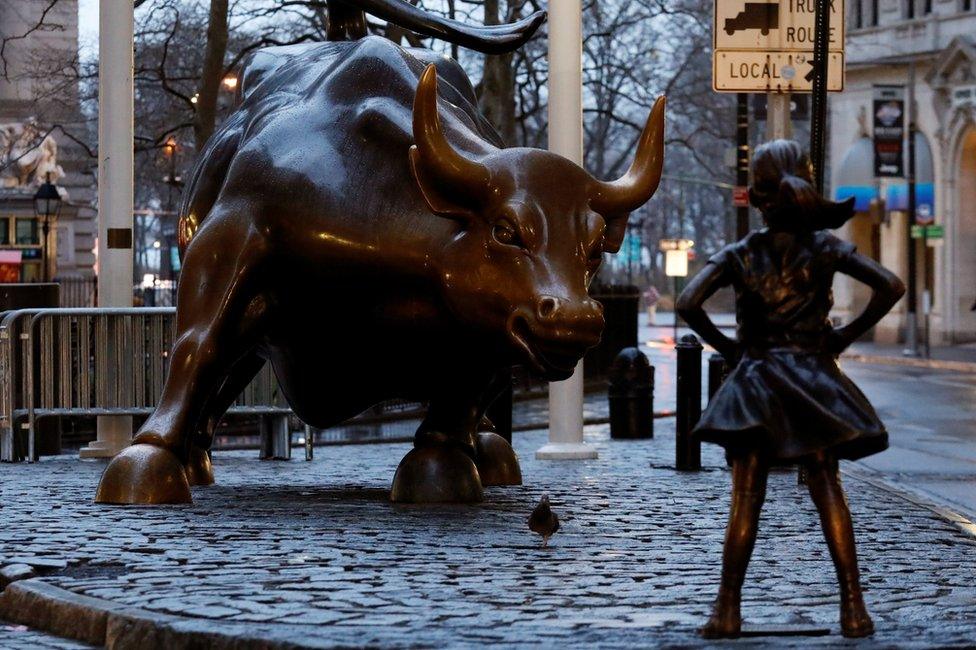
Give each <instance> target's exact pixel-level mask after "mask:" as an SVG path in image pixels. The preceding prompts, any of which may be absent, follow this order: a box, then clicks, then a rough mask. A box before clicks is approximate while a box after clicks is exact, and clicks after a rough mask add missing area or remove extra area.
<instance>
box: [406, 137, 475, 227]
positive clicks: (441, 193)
mask: <svg viewBox="0 0 976 650" xmlns="http://www.w3.org/2000/svg"><path fill="white" fill-rule="evenodd" d="M410 169H411V171H412V172H413V179H414V181H415V182H416V183H417V189H419V190H420V195H421V196H423V197H424V202H426V203H427V207H428V208H430V211H431V212H433V213H434V214H436V215H440V216H442V217H448V218H450V219H458V220H460V221H465V222H467V221H469V220H470V219H471V218H472V217H473V216H474V211H473V210H472V209H471V208H470V207H467V206H465V205H463V204H462V203H461V202H460V201H459V200H456V199H452V198H451V197H450V196H449V195H448V192H447V191H446V190H447V188H445V187H438V183H437V182H436V181H435V180H434V177H433V175H432V174H430V173H429V172H427V170H425V169H424V164H423V160H422V158H421V156H420V151H419V150H418V149H417V145H414V146H412V147H410Z"/></svg>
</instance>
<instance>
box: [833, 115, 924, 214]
mask: <svg viewBox="0 0 976 650" xmlns="http://www.w3.org/2000/svg"><path fill="white" fill-rule="evenodd" d="M905 156H906V157H907V156H908V152H907V151H906V152H905ZM915 170H916V172H915V205H916V209H917V210H918V216H919V219H920V220H925V219H926V218H928V219H931V218H933V216H934V215H935V183H934V181H935V172H934V167H933V165H932V149H931V147H929V141H928V138H926V137H925V135H924V134H922V133H920V132H917V131H916V132H915ZM838 178H839V179H840V182H839V183H838V185H837V187H836V188H835V189H834V200H837V201H841V200H843V199H847V198H849V197H852V196H853V197H854V209H855V210H857V211H859V212H863V211H866V210H868V208H869V207H870V206H871V201H872V200H873V199H876V198H878V196H879V195H878V187H879V183H878V180H877V179H876V178H875V177H874V143H873V142H872V140H871V138H869V137H867V136H865V137H862V138H859V139H858V141H857V142H855V143H854V144H853V145H851V147H850V149H848V150H847V153H846V154H845V155H844V160H843V161H841V164H840V173H839V174H838ZM885 184H886V186H887V190H886V191H885V203H886V206H885V207H886V208H887V209H888V210H897V211H905V210H907V209H908V184H907V182H906V181H904V180H903V179H889V180H887V181H886V183H885Z"/></svg>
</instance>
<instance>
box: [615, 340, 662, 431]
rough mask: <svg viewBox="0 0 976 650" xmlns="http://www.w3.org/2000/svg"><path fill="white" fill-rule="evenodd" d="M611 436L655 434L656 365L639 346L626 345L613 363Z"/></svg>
mask: <svg viewBox="0 0 976 650" xmlns="http://www.w3.org/2000/svg"><path fill="white" fill-rule="evenodd" d="M608 379H609V382H610V385H609V387H608V389H607V399H608V400H609V402H610V437H611V438H653V437H654V366H652V365H651V364H650V362H649V361H648V360H647V356H646V355H645V354H644V353H643V352H641V351H640V350H639V349H637V348H624V349H623V350H621V351H620V353H619V354H618V355H617V358H616V359H614V360H613V363H612V364H611V365H610V372H609V377H608Z"/></svg>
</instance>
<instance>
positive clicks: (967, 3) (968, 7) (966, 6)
mask: <svg viewBox="0 0 976 650" xmlns="http://www.w3.org/2000/svg"><path fill="white" fill-rule="evenodd" d="M962 10H963V11H972V10H973V0H962Z"/></svg>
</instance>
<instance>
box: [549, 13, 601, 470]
mask: <svg viewBox="0 0 976 650" xmlns="http://www.w3.org/2000/svg"><path fill="white" fill-rule="evenodd" d="M549 150H550V151H552V152H554V153H557V154H559V155H561V156H564V157H565V158H568V159H570V160H572V161H573V162H576V163H579V164H582V162H583V4H582V0H559V1H558V2H552V3H550V4H549ZM535 456H536V458H540V459H546V460H553V459H587V458H596V457H597V452H596V450H595V449H594V448H593V447H590V446H588V445H586V444H584V443H583V362H582V361H581V362H580V363H579V365H577V366H576V371H575V372H574V373H573V376H572V377H570V378H569V379H567V380H565V381H557V382H553V383H551V384H549V444H547V445H545V446H543V447H542V448H541V449H539V450H538V451H536V452H535Z"/></svg>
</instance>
